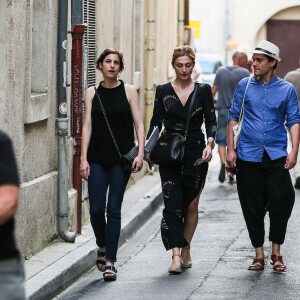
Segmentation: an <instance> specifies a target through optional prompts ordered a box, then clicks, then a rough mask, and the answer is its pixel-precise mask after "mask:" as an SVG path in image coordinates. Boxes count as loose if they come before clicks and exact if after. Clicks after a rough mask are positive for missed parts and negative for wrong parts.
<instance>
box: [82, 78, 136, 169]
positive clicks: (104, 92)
mask: <svg viewBox="0 0 300 300" xmlns="http://www.w3.org/2000/svg"><path fill="white" fill-rule="evenodd" d="M120 82H121V84H120V85H118V86H117V87H115V88H105V87H103V86H102V84H101V82H100V84H99V86H98V88H97V91H98V93H99V95H100V98H101V101H102V104H103V106H104V110H105V112H106V115H107V118H108V122H109V124H110V127H111V129H112V132H113V134H114V137H115V140H116V141H117V144H118V147H119V149H120V152H121V154H125V153H127V152H128V151H129V150H130V149H131V148H132V146H133V145H134V131H133V119H132V115H131V110H130V106H129V103H128V99H127V97H126V93H125V86H124V82H123V81H122V80H120ZM91 116H92V134H91V139H90V144H89V148H88V153H87V159H88V162H89V163H100V164H103V165H112V164H117V163H120V157H119V155H118V152H117V149H116V147H115V145H114V143H113V140H112V137H111V135H110V132H109V130H108V127H107V124H106V122H105V119H104V116H103V113H102V110H101V107H100V104H99V100H98V97H97V96H96V95H95V96H94V98H93V101H92V112H91Z"/></svg>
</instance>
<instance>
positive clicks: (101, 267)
mask: <svg viewBox="0 0 300 300" xmlns="http://www.w3.org/2000/svg"><path fill="white" fill-rule="evenodd" d="M105 254H106V252H102V251H100V250H98V252H97V255H98V258H97V260H96V265H97V268H98V270H99V271H101V272H104V270H105V264H106V261H105V260H104V259H99V257H103V258H104V257H105Z"/></svg>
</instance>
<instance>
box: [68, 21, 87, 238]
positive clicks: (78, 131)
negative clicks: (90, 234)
mask: <svg viewBox="0 0 300 300" xmlns="http://www.w3.org/2000/svg"><path fill="white" fill-rule="evenodd" d="M84 30H85V25H83V24H77V25H73V26H72V31H71V34H72V66H71V72H72V88H71V98H72V105H71V106H72V128H71V134H72V137H73V138H74V155H73V186H74V188H75V189H76V190H77V226H76V232H77V233H79V234H80V233H81V205H82V204H81V202H82V179H81V176H80V155H81V136H82V82H83V80H82V78H83V34H84Z"/></svg>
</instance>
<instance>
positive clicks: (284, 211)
mask: <svg viewBox="0 0 300 300" xmlns="http://www.w3.org/2000/svg"><path fill="white" fill-rule="evenodd" d="M285 160H286V157H282V158H279V159H276V160H274V161H272V160H271V159H270V157H269V156H268V154H267V153H266V152H264V155H263V158H262V162H260V163H253V162H247V161H243V160H241V159H238V160H237V169H238V171H237V175H236V179H237V190H238V195H239V198H240V203H241V207H242V211H243V215H244V218H245V221H246V225H247V229H248V232H249V236H250V240H251V243H252V245H253V247H255V248H258V247H261V246H262V245H263V243H264V239H265V226H264V218H265V215H266V212H267V211H268V212H269V218H270V232H269V240H270V241H271V242H274V243H277V244H280V245H281V244H283V243H284V239H285V234H286V228H287V223H288V219H289V217H290V215H291V212H292V209H293V206H294V202H295V191H294V188H293V185H292V181H291V177H290V173H289V171H288V170H286V169H284V164H285Z"/></svg>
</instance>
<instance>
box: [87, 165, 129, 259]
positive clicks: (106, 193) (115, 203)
mask: <svg viewBox="0 0 300 300" xmlns="http://www.w3.org/2000/svg"><path fill="white" fill-rule="evenodd" d="M129 177H130V173H129V174H126V173H125V172H124V170H123V168H122V166H121V165H111V166H104V165H100V164H91V165H90V176H89V179H88V191H89V200H90V217H91V224H92V227H93V230H94V234H95V237H96V243H97V245H98V246H99V247H106V256H105V259H106V260H107V261H111V262H115V261H116V260H117V250H118V243H119V237H120V231H121V206H122V202H123V197H124V193H125V189H126V185H127V183H128V180H129ZM105 212H106V218H105Z"/></svg>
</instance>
